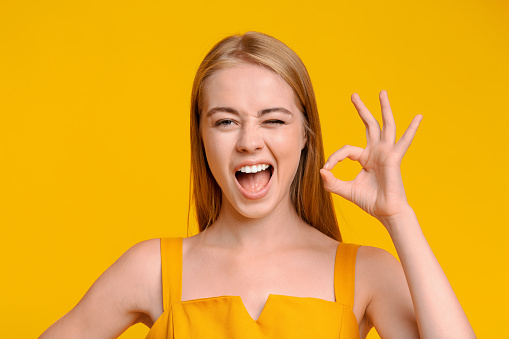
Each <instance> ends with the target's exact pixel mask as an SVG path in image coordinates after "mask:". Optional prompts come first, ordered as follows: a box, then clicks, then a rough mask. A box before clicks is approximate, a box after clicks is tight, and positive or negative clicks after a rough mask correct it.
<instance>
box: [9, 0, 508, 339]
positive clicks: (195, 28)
mask: <svg viewBox="0 0 509 339" xmlns="http://www.w3.org/2000/svg"><path fill="white" fill-rule="evenodd" d="M508 14H509V5H508V4H507V2H505V1H501V0H500V1H496V0H491V1H480V0H461V1H460V0H454V1H443V0H432V1H426V2H414V1H326V2H323V1H297V2H296V1H274V0H271V1H266V0H259V1H247V2H241V1H223V0H221V1H202V2H196V1H194V2H189V3H187V2H184V1H179V2H176V1H155V0H146V1H97V0H93V1H64V0H62V1H22V0H21V1H14V0H13V1H6V0H2V1H1V2H0V49H1V50H0V227H1V237H2V238H1V239H2V242H1V245H0V260H1V272H2V273H1V279H0V287H1V288H0V300H1V307H0V312H1V314H0V319H1V320H0V321H1V327H0V328H1V330H0V331H3V332H2V333H0V336H1V337H4V338H34V337H37V336H38V335H39V334H40V333H41V332H42V331H43V330H44V329H45V328H46V327H48V326H49V325H50V324H51V323H53V322H54V321H56V320H57V319H58V318H59V317H61V316H62V315H64V314H65V313H66V312H67V311H68V310H70V309H71V308H72V307H73V306H74V305H75V304H76V303H77V302H78V300H79V299H80V298H81V296H82V295H83V294H84V293H85V292H86V290H87V289H88V287H89V286H90V285H91V284H92V283H93V282H94V280H95V279H96V278H97V277H98V276H99V275H100V274H101V272H103V271H104V270H105V269H106V268H107V267H108V266H109V265H111V263H113V261H115V259H116V258H118V257H119V256H120V255H121V254H122V253H123V252H124V251H126V250H127V249H128V248H129V247H130V246H132V245H133V244H135V243H137V242H139V241H141V240H144V239H148V238H155V237H162V236H185V235H186V219H187V207H188V189H189V187H188V185H189V162H190V157H189V153H190V149H189V135H188V134H189V132H188V125H189V118H188V111H189V97H190V89H191V83H192V80H193V76H194V72H195V71H196V69H197V67H198V64H199V62H200V61H201V59H202V58H203V57H204V55H205V53H206V52H207V51H208V49H209V48H210V47H211V46H212V45H213V44H214V43H215V42H216V41H218V40H219V39H220V38H222V37H224V36H226V35H229V34H232V33H237V32H245V31H247V30H257V31H262V32H266V33H268V34H271V35H273V36H275V37H277V38H279V39H280V40H282V41H283V42H285V43H286V44H288V45H289V46H290V47H291V48H293V49H294V50H295V51H296V52H297V53H298V54H299V55H300V56H301V58H302V59H303V61H304V63H305V64H306V65H307V67H308V70H309V72H310V74H311V78H312V80H313V83H314V86H315V90H316V95H317V99H318V105H319V110H320V112H321V113H320V114H321V119H322V125H323V132H324V140H325V147H326V153H327V154H326V155H327V156H328V155H329V154H330V153H332V152H333V151H334V150H336V149H337V148H339V147H341V146H342V145H344V144H354V145H358V146H364V145H365V141H364V130H363V125H362V122H361V120H360V119H359V118H358V116H357V114H356V112H355V110H354V108H353V106H352V105H351V103H350V101H349V97H350V95H351V93H353V92H358V93H359V94H360V95H361V98H362V99H363V100H364V101H365V103H366V104H367V106H368V107H369V108H371V109H372V111H373V112H374V114H376V116H377V117H378V118H380V113H379V108H378V102H377V100H378V92H379V91H380V90H381V89H386V90H387V91H388V93H389V98H390V99H391V103H392V107H393V111H394V113H395V115H396V123H397V124H398V126H399V131H398V135H399V136H401V134H402V131H403V130H404V129H405V128H406V126H407V125H408V123H409V122H410V121H411V119H412V117H413V116H414V115H415V114H418V113H421V114H423V115H424V120H423V122H422V124H421V127H420V129H419V131H418V134H417V136H416V139H415V140H414V143H413V145H412V147H411V148H410V150H409V152H408V154H407V156H406V158H405V159H404V162H403V166H402V168H403V176H404V181H405V185H406V190H407V194H408V197H409V201H410V203H411V205H412V206H413V207H414V209H415V211H416V212H417V214H418V217H419V219H420V222H421V225H422V228H423V230H424V233H425V235H426V237H427V239H428V241H429V243H430V245H431V246H432V248H433V250H434V252H435V254H436V256H437V257H438V259H439V261H440V263H441V265H442V267H443V268H444V270H445V272H446V274H447V276H448V278H449V280H450V282H451V284H452V286H453V287H454V289H455V291H456V294H457V296H458V298H459V300H460V302H461V304H462V305H463V308H464V309H465V311H466V313H467V315H468V317H469V319H470V321H471V323H472V325H473V327H474V329H475V331H476V333H477V335H478V336H479V338H509V328H508V327H507V326H505V325H503V324H504V323H505V321H506V320H507V319H506V318H507V310H506V307H507V304H508V303H509V298H508V292H507V267H508V266H507V259H508V257H509V256H508V254H507V243H508V240H509V237H508V235H509V232H508V226H509V222H508V221H509V220H508V217H507V203H508V198H507V192H508V191H509V183H508V179H507V176H508V173H509V166H508V134H509V133H508V126H509V109H508V104H507V102H508V98H507V97H508V93H509V85H508V78H509V77H508V76H509V70H508V60H509V51H508V49H509V48H508V46H509V41H508V40H509V34H508V33H509V24H508V23H509V15H508ZM356 170H358V167H357V166H356V165H354V164H353V163H345V165H344V166H340V168H339V169H338V170H336V172H335V173H336V174H337V175H339V176H342V177H344V178H353V176H354V171H356ZM337 206H338V208H339V209H340V210H341V213H342V216H341V217H340V218H339V221H340V224H341V227H342V232H343V234H344V237H345V240H346V241H349V242H357V243H361V244H365V245H368V244H369V245H374V246H379V247H382V248H385V249H387V250H389V251H391V252H392V253H395V252H394V248H393V246H392V243H391V241H390V238H389V237H388V235H387V233H386V232H385V231H384V229H383V228H382V227H381V225H379V223H378V222H377V221H376V220H374V219H373V218H371V217H369V216H366V215H365V214H364V213H363V212H361V211H360V210H359V209H357V208H356V207H355V206H352V205H351V204H349V203H347V202H344V201H340V200H339V199H338V200H337ZM147 332H148V330H147V329H146V328H145V327H144V326H143V325H137V326H134V327H133V328H131V329H129V330H128V331H127V332H126V333H125V334H123V335H122V336H121V338H141V337H143V336H144V335H145V334H146V333H147ZM375 337H376V334H375V333H374V331H373V332H372V333H371V334H370V338H375Z"/></svg>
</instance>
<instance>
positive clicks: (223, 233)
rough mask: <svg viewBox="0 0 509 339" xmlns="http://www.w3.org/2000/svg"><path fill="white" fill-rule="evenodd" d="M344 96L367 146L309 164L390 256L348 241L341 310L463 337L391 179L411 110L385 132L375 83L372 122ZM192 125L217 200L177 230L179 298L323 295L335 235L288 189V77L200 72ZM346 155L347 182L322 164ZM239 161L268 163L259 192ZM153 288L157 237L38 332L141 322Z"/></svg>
mask: <svg viewBox="0 0 509 339" xmlns="http://www.w3.org/2000/svg"><path fill="white" fill-rule="evenodd" d="M352 102H353V103H354V105H355V107H356V109H357V111H358V112H359V115H360V117H361V119H362V120H363V121H364V123H365V125H366V129H367V139H368V140H367V141H368V142H367V146H366V148H365V149H362V148H357V147H353V146H344V147H343V148H341V149H340V150H338V151H336V152H335V153H334V154H332V155H331V156H330V158H329V159H328V161H327V163H326V164H325V165H324V168H323V169H322V170H321V171H320V173H321V175H322V178H323V180H324V187H325V188H326V189H327V190H329V191H330V192H333V193H335V194H338V195H340V196H342V197H344V198H345V199H347V200H349V201H352V202H353V203H355V204H357V205H358V206H359V207H360V208H362V209H363V210H364V211H366V212H367V213H369V214H370V215H372V216H374V217H376V218H377V219H379V220H380V221H381V223H382V225H383V226H384V227H385V228H386V229H387V231H388V232H389V234H390V235H391V237H392V239H393V241H394V245H395V247H396V250H397V251H398V255H399V257H400V259H401V264H400V262H398V261H397V260H396V259H395V258H394V257H393V256H392V255H390V254H389V253H387V252H386V251H383V250H381V249H377V248H373V247H368V246H361V247H360V248H359V251H358V254H357V261H356V267H355V270H356V276H355V296H354V297H355V301H354V309H353V311H354V313H355V316H356V318H357V321H358V324H359V330H360V333H361V338H365V337H366V335H367V333H368V332H369V330H370V329H371V328H372V327H373V326H375V327H376V329H377V331H378V333H379V334H380V335H381V337H389V338H419V337H423V338H452V337H454V338H472V337H475V334H474V332H473V331H472V328H471V327H470V324H469V322H468V319H467V318H466V316H465V314H464V312H463V310H462V309H461V306H460V304H459V302H458V300H457V299H456V296H455V295H454V292H453V291H452V288H451V286H450V284H449V282H448V281H447V279H446V277H445V274H444V273H443V271H442V269H441V268H440V265H439V264H438V262H437V261H436V259H435V257H434V255H433V252H432V251H431V249H430V248H429V245H428V244H427V242H426V239H425V238H424V236H423V235H422V232H421V229H420V226H419V224H418V222H417V218H416V217H415V214H414V213H413V210H412V209H411V207H410V206H409V205H408V203H407V200H406V195H405V191H404V187H403V183H402V180H401V172H400V163H401V160H402V158H403V156H404V154H405V152H406V151H407V149H408V147H409V146H410V143H411V141H412V139H413V137H414V135H415V133H416V130H417V127H418V125H419V123H420V121H421V119H422V117H421V116H417V117H415V118H414V120H413V121H412V123H411V124H410V126H409V128H408V129H407V131H406V132H405V133H404V135H403V137H402V138H401V139H400V140H399V141H398V142H396V139H395V124H394V120H393V117H392V112H391V109H390V105H389V101H388V98H387V93H386V92H385V91H382V92H381V93H380V103H381V107H382V118H383V129H380V126H379V124H378V122H377V121H376V120H375V119H374V118H373V116H372V115H371V114H370V113H369V111H368V110H367V109H366V107H365V106H364V105H363V103H362V101H361V100H360V98H359V97H358V95H356V94H354V95H353V96H352ZM273 108H284V112H283V110H281V109H277V110H274V109H273ZM267 109H270V112H268V113H267V111H266V112H265V114H260V113H261V112H262V111H264V110H267ZM209 112H212V113H211V114H208V113H209ZM201 133H202V136H203V141H204V147H205V150H206V154H207V161H208V163H209V166H210V168H211V171H212V173H213V175H214V177H215V178H216V181H217V182H218V184H219V186H220V187H221V189H222V194H223V204H222V207H221V211H220V214H219V218H218V220H217V221H216V223H214V224H213V225H212V226H211V227H209V228H208V229H207V230H206V231H204V232H202V233H200V234H198V235H196V236H194V237H190V238H186V239H184V243H183V244H184V248H183V276H182V300H191V299H198V298H206V297H213V296H220V295H238V296H240V297H241V298H242V301H243V303H244V306H245V308H246V310H247V311H248V313H249V315H250V316H251V317H252V318H253V319H257V318H258V317H259V316H260V314H261V312H262V310H263V308H264V306H265V304H266V302H267V298H268V296H269V294H283V295H291V296H297V297H315V298H321V299H324V300H329V301H334V286H333V272H334V258H335V251H336V247H337V244H338V243H337V242H336V241H335V240H333V239H331V238H329V237H327V236H325V235H323V234H322V233H320V232H319V231H317V230H316V229H314V228H313V227H311V226H309V225H307V224H306V223H304V222H303V221H302V220H301V219H300V218H299V217H298V216H297V214H296V211H295V209H294V208H293V206H292V204H291V200H290V196H289V188H290V184H291V182H292V180H293V177H294V175H295V172H296V169H297V166H298V162H299V157H300V152H301V150H302V148H303V147H304V146H305V143H306V136H305V133H304V128H303V116H302V113H301V112H299V110H298V109H297V105H296V102H295V97H294V94H293V92H292V90H291V88H290V87H289V85H288V84H287V83H285V82H284V81H283V80H282V79H281V78H280V77H279V76H277V75H276V74H275V73H273V72H271V71H269V70H267V69H264V68H262V67H260V66H256V65H252V64H242V65H239V66H236V67H233V68H229V69H225V70H221V71H218V72H217V73H215V74H214V75H213V76H211V77H210V78H209V79H207V82H206V83H205V100H204V110H203V112H202V121H201ZM346 158H349V159H352V160H354V161H358V162H359V163H360V164H361V165H362V167H363V169H362V170H361V172H360V173H359V175H358V176H357V177H356V178H355V179H354V180H352V181H350V182H343V181H341V180H339V179H337V178H335V177H334V175H333V174H332V173H331V172H330V171H331V170H332V168H333V167H334V166H335V165H336V164H337V163H338V162H341V161H342V160H344V159H346ZM246 161H254V162H257V161H260V163H270V164H271V165H272V166H273V167H274V172H273V174H272V178H271V183H270V184H271V186H270V189H269V191H268V193H267V194H266V195H265V196H264V197H262V198H259V199H249V198H247V197H246V196H244V195H243V194H242V192H241V191H240V190H239V188H238V186H237V184H236V182H235V176H234V173H235V169H236V168H237V167H238V166H239V164H242V163H244V162H246ZM161 288H162V286H161V260H160V248H159V239H152V240H147V241H144V242H141V243H139V244H137V245H135V246H133V247H132V248H131V249H129V250H128V251H127V252H126V253H125V254H124V255H123V256H122V257H121V258H120V259H118V260H117V261H116V262H115V263H114V264H113V265H112V266H111V267H110V268H108V270H106V271H105V272H104V273H103V274H102V275H101V277H99V278H98V280H97V281H96V282H95V283H94V284H93V285H92V287H91V288H90V290H89V291H88V292H87V293H86V294H85V296H84V297H83V298H82V300H81V301H80V302H79V303H78V305H76V307H75V308H73V309H72V310H71V311H70V312H69V313H68V314H66V315H65V316H64V317H62V318H61V319H60V320H59V321H57V322H56V323H55V324H54V325H53V326H51V327H50V328H49V329H48V330H47V331H46V332H44V333H43V334H42V335H41V338H90V337H94V338H114V337H117V336H118V335H120V334H121V333H122V332H123V331H124V330H125V329H126V328H127V327H129V326H131V325H133V324H134V323H136V322H143V323H145V324H146V325H147V326H149V327H150V326H152V324H153V323H154V322H155V321H156V320H157V318H158V317H159V316H160V315H161V314H162V312H163V306H162V293H161Z"/></svg>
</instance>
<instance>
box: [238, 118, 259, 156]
mask: <svg viewBox="0 0 509 339" xmlns="http://www.w3.org/2000/svg"><path fill="white" fill-rule="evenodd" d="M263 146H264V142H263V138H262V135H261V134H260V131H258V130H257V128H256V127H255V126H248V125H244V126H242V128H241V129H240V132H239V138H238V140H237V151H239V152H243V153H252V152H256V151H259V150H261V149H262V148H263Z"/></svg>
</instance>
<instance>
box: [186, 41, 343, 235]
mask: <svg viewBox="0 0 509 339" xmlns="http://www.w3.org/2000/svg"><path fill="white" fill-rule="evenodd" d="M241 63H253V64H256V65H260V66H262V67H265V68H267V69H270V70H272V71H273V72H275V73H276V74H278V75H279V76H281V78H283V79H284V80H285V81H286V82H287V83H288V85H290V87H291V88H292V89H293V91H294V93H295V97H296V101H297V107H299V109H300V111H301V112H302V113H303V115H304V128H305V130H306V137H307V142H306V145H305V147H304V148H303V150H302V152H301V156H300V162H299V167H298V169H297V172H296V174H295V178H294V180H293V182H292V185H291V186H290V197H291V200H292V203H293V206H294V207H295V210H296V211H297V214H298V215H299V216H300V217H301V218H302V220H304V221H305V222H306V223H308V224H309V225H311V226H313V227H314V228H316V229H317V230H319V231H320V232H322V233H324V234H325V235H327V236H329V237H331V238H333V239H336V240H338V241H342V238H341V233H340V231H339V227H338V223H337V219H336V214H335V212H334V205H333V202H332V196H331V194H330V193H329V192H327V191H326V190H325V189H324V188H323V183H322V179H321V177H320V169H321V168H322V166H323V164H324V161H325V160H324V150H323V142H322V132H321V127H320V119H319V117H318V108H317V106H316V99H315V94H314V91H313V86H312V85H311V79H310V77H309V74H308V72H307V70H306V67H305V66H304V64H303V63H302V61H301V60H300V58H299V57H298V56H297V54H295V52H294V51H292V50H291V49H290V48H289V47H288V46H286V45H285V44H283V43H282V42H281V41H279V40H277V39H275V38H273V37H271V36H268V35H266V34H263V33H258V32H247V33H245V34H242V35H232V36H229V37H227V38H225V39H223V40H221V41H220V42H218V43H217V44H216V45H215V46H214V47H212V49H211V50H210V51H209V53H208V54H207V55H206V56H205V58H204V60H203V61H202V63H201V64H200V67H199V68H198V71H197V72H196V76H195V78H194V83H193V90H192V94H191V185H192V198H193V200H194V203H195V209H196V211H195V212H196V219H197V221H198V229H199V231H200V232H201V231H203V230H205V229H206V228H207V227H209V226H210V225H212V224H213V223H214V222H215V221H216V220H217V218H218V216H219V211H220V210H221V203H222V201H221V198H222V194H221V188H220V187H219V185H218V184H217V182H216V180H215V179H214V176H213V175H212V172H211V171H210V168H209V166H208V163H207V158H206V155H205V148H204V146H203V140H202V136H201V132H200V117H201V113H202V107H203V86H204V82H205V81H206V80H207V78H208V77H209V76H211V75H212V74H214V73H215V72H217V71H219V70H221V69H225V68H231V67H234V66H237V65H239V64H241Z"/></svg>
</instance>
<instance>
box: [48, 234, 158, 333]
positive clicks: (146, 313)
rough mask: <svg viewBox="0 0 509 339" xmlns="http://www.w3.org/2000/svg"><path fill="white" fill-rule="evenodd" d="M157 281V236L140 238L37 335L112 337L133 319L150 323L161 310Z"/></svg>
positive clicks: (148, 324)
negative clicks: (71, 306) (57, 318)
mask: <svg viewBox="0 0 509 339" xmlns="http://www.w3.org/2000/svg"><path fill="white" fill-rule="evenodd" d="M161 284H162V283H161V259H160V240H159V239H150V240H146V241H142V242H140V243H138V244H136V245H134V246H132V247H131V248H130V249H128V250H127V251H126V252H125V253H124V254H123V255H122V256H120V258H118V259H117V260H116V261H115V262H114V263H113V264H112V265H111V266H110V267H109V268H108V269H107V270H106V271H104V272H103V273H102V274H101V276H100V277H99V278H97V280H96V281H95V282H94V284H93V285H92V286H91V287H90V289H89V290H88V291H87V293H85V295H84V296H83V298H82V299H81V300H80V301H79V303H78V304H77V305H76V306H75V307H74V308H73V309H72V310H71V311H69V312H68V313H67V314H66V315H65V316H63V317H62V318H61V319H59V320H58V321H57V322H56V323H55V324H53V325H52V326H51V327H50V328H48V330H46V331H45V332H44V333H43V334H42V335H41V338H116V337H117V336H118V335H120V334H121V333H122V332H124V331H125V330H126V329H127V328H128V327H129V326H131V325H133V324H135V323H138V322H142V323H144V324H146V325H147V326H151V325H152V320H153V319H154V318H153V317H156V318H157V317H158V316H159V314H160V313H162V288H161ZM159 312H160V313H159Z"/></svg>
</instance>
